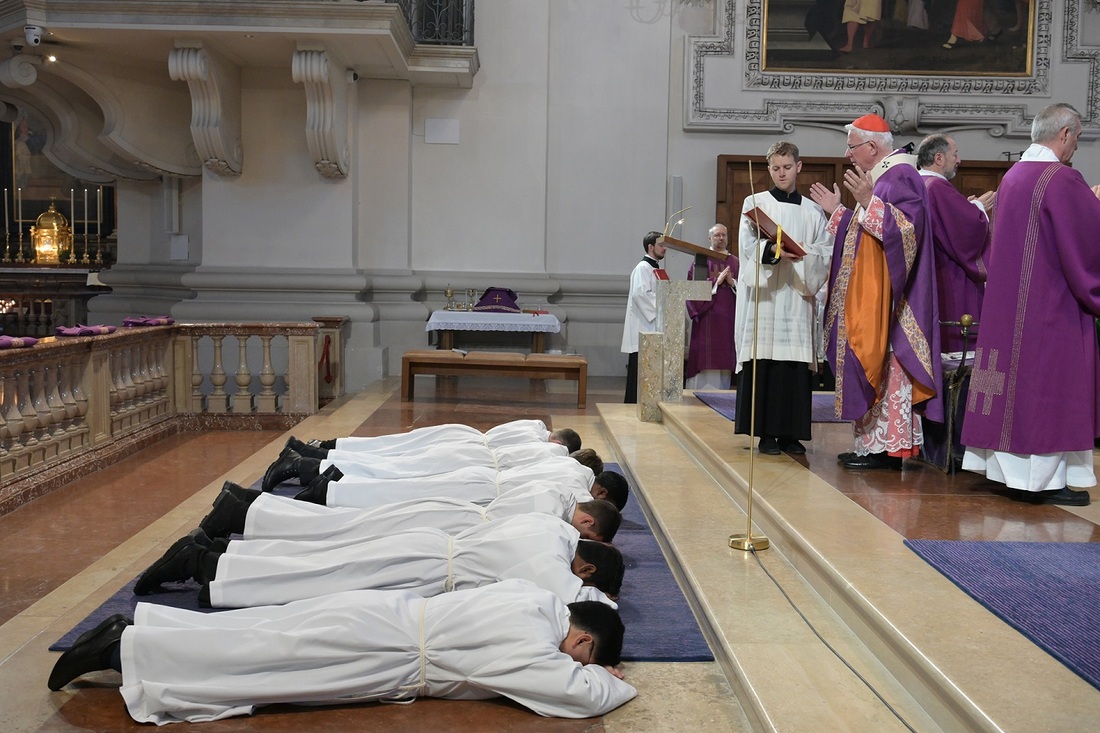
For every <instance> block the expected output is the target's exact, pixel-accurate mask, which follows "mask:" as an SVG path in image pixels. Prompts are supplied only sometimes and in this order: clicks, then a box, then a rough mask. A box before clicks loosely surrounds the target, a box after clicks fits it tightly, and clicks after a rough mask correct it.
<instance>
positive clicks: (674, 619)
mask: <svg viewBox="0 0 1100 733" xmlns="http://www.w3.org/2000/svg"><path fill="white" fill-rule="evenodd" d="M606 467H607V468H608V470H613V471H617V470H619V467H618V466H617V465H616V464H614V463H608V464H606ZM253 488H257V489H258V488H259V485H258V483H257V484H256V485H255V486H253ZM299 490H301V487H300V486H298V485H297V484H289V483H288V484H284V485H283V486H281V487H278V488H276V489H275V493H277V494H283V495H290V496H293V495H294V494H295V493H296V492H297V491H299ZM615 546H616V547H618V548H619V551H620V552H622V554H623V560H624V561H625V564H626V574H625V576H624V580H623V585H622V592H621V595H620V597H619V613H620V615H621V616H622V618H623V623H624V624H625V625H626V638H625V639H624V641H623V659H624V660H627V661H633V662H709V661H711V660H713V659H714V656H713V655H712V654H711V652H710V648H709V647H708V646H707V643H706V641H705V640H704V639H703V634H702V632H701V631H700V630H699V625H698V624H697V623H696V622H695V616H694V615H692V613H691V609H690V608H689V607H688V604H687V599H685V598H684V594H683V592H682V591H681V590H680V586H678V585H677V584H676V579H675V578H673V576H672V571H671V570H670V569H669V567H668V563H667V562H665V558H664V555H663V554H661V548H660V547H658V545H657V540H656V538H654V536H653V532H652V531H651V530H650V529H649V524H648V523H647V522H646V519H645V515H643V514H642V511H641V509H640V508H639V506H638V502H637V501H635V500H634V499H633V497H632V498H631V500H630V501H629V502H628V503H627V506H626V508H625V509H624V510H623V523H622V526H621V527H620V528H619V533H618V534H617V535H616V536H615ZM135 582H137V578H134V580H131V581H130V582H129V583H127V584H126V586H125V587H123V588H122V589H121V590H119V591H118V592H117V593H115V594H114V595H113V596H111V597H110V598H108V599H107V600H106V601H105V602H104V603H103V605H101V606H100V607H99V608H97V609H96V610H95V611H93V612H92V613H90V614H89V615H88V617H87V618H85V619H84V620H83V621H81V622H80V623H79V624H77V625H76V627H74V628H73V629H72V630H71V631H69V633H67V634H65V636H63V637H61V639H59V640H58V641H57V642H55V643H54V644H53V646H51V647H50V651H65V650H66V649H68V648H69V647H71V646H72V644H73V642H74V641H75V640H76V638H77V637H78V636H80V634H82V633H84V632H85V631H87V630H88V629H91V628H93V627H95V626H96V625H97V624H98V623H99V622H100V621H102V620H103V619H105V618H107V617H108V616H110V615H112V614H115V613H121V614H124V615H126V616H128V617H130V618H132V617H133V615H134V607H135V606H136V605H137V603H138V601H139V600H140V601H144V602H147V603H160V604H163V605H166V606H174V607H176V608H186V609H190V610H193V611H203V612H208V613H212V612H216V610H215V609H208V608H207V609H204V608H199V606H198V590H199V585H198V584H197V583H194V582H190V581H189V582H187V583H176V584H166V585H165V586H163V587H164V588H165V592H163V593H154V594H152V595H148V596H141V597H138V596H135V595H134V583H135Z"/></svg>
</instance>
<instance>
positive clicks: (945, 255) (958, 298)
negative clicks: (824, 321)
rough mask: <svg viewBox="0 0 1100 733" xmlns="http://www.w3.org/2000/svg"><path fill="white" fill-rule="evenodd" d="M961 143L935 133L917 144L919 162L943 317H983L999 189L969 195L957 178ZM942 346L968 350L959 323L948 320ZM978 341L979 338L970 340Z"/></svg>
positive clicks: (942, 335) (944, 328) (943, 330)
mask: <svg viewBox="0 0 1100 733" xmlns="http://www.w3.org/2000/svg"><path fill="white" fill-rule="evenodd" d="M961 162H962V161H961V160H960V159H959V148H958V145H956V143H955V141H954V139H952V138H950V137H948V136H947V135H929V136H928V137H926V138H925V139H924V140H922V141H921V144H920V147H918V148H917V165H919V166H920V175H921V180H922V181H923V182H924V186H925V188H926V189H927V190H928V207H929V210H930V211H931V214H932V242H933V244H934V245H935V248H936V290H937V291H938V293H939V306H940V318H941V319H943V320H945V321H958V320H959V317H960V316H962V315H963V314H964V313H966V314H969V315H971V316H973V317H974V320H975V321H977V320H978V316H979V315H980V314H981V312H982V296H983V295H984V294H985V278H986V263H987V262H988V261H989V244H990V242H991V240H992V237H991V236H990V230H989V216H990V212H992V210H993V205H994V203H995V202H996V200H997V194H996V192H995V191H986V192H985V193H983V194H982V195H981V196H971V197H970V198H969V199H967V197H966V196H963V195H962V194H961V193H959V190H958V189H957V188H955V186H954V185H952V184H951V179H952V178H954V177H955V173H956V172H957V171H958V168H959V163H961ZM941 328H942V330H941V332H940V339H941V346H942V348H943V350H944V351H946V352H957V351H962V350H963V339H962V334H961V333H960V331H959V328H958V326H942V327H941ZM969 347H970V348H973V347H974V342H973V341H971V342H970V344H969Z"/></svg>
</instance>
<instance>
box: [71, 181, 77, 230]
mask: <svg viewBox="0 0 1100 733" xmlns="http://www.w3.org/2000/svg"><path fill="white" fill-rule="evenodd" d="M69 232H70V233H75V232H76V189H75V188H70V189H69Z"/></svg>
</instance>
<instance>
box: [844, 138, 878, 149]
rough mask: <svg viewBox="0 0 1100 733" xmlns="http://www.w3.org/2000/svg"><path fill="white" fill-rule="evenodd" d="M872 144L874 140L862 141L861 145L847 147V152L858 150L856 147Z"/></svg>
mask: <svg viewBox="0 0 1100 733" xmlns="http://www.w3.org/2000/svg"><path fill="white" fill-rule="evenodd" d="M873 142H874V140H864V141H863V142H861V143H856V144H855V145H849V146H848V149H849V150H855V149H856V148H858V147H859V146H860V145H869V144H870V143H873Z"/></svg>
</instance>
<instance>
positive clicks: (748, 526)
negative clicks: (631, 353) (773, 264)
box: [729, 160, 778, 552]
mask: <svg viewBox="0 0 1100 733" xmlns="http://www.w3.org/2000/svg"><path fill="white" fill-rule="evenodd" d="M749 192H750V193H751V195H752V208H753V209H756V186H755V185H754V184H753V180H752V161H751V160H750V161H749ZM754 223H755V224H756V257H755V258H754V259H755V265H756V292H755V293H754V296H755V297H754V298H753V307H752V404H751V405H750V406H749V501H748V511H747V512H746V522H745V533H744V534H740V533H739V534H731V535H730V540H729V546H730V547H732V548H733V549H735V550H744V551H746V552H751V551H755V550H766V549H768V545H769V544H770V543H769V542H768V538H767V537H765V536H764V535H762V534H753V533H752V491H753V480H754V478H755V472H756V449H755V448H753V445H752V444H753V442H755V440H756V372H757V369H756V334H757V333H758V332H759V330H760V267H761V260H763V259H764V252H763V250H762V249H761V247H760V239H761V236H760V234H761V232H760V221H759V216H758V217H757V221H755V222H754ZM777 246H778V243H777ZM741 397H742V395H740V394H738V395H737V399H738V400H740V399H741Z"/></svg>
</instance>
